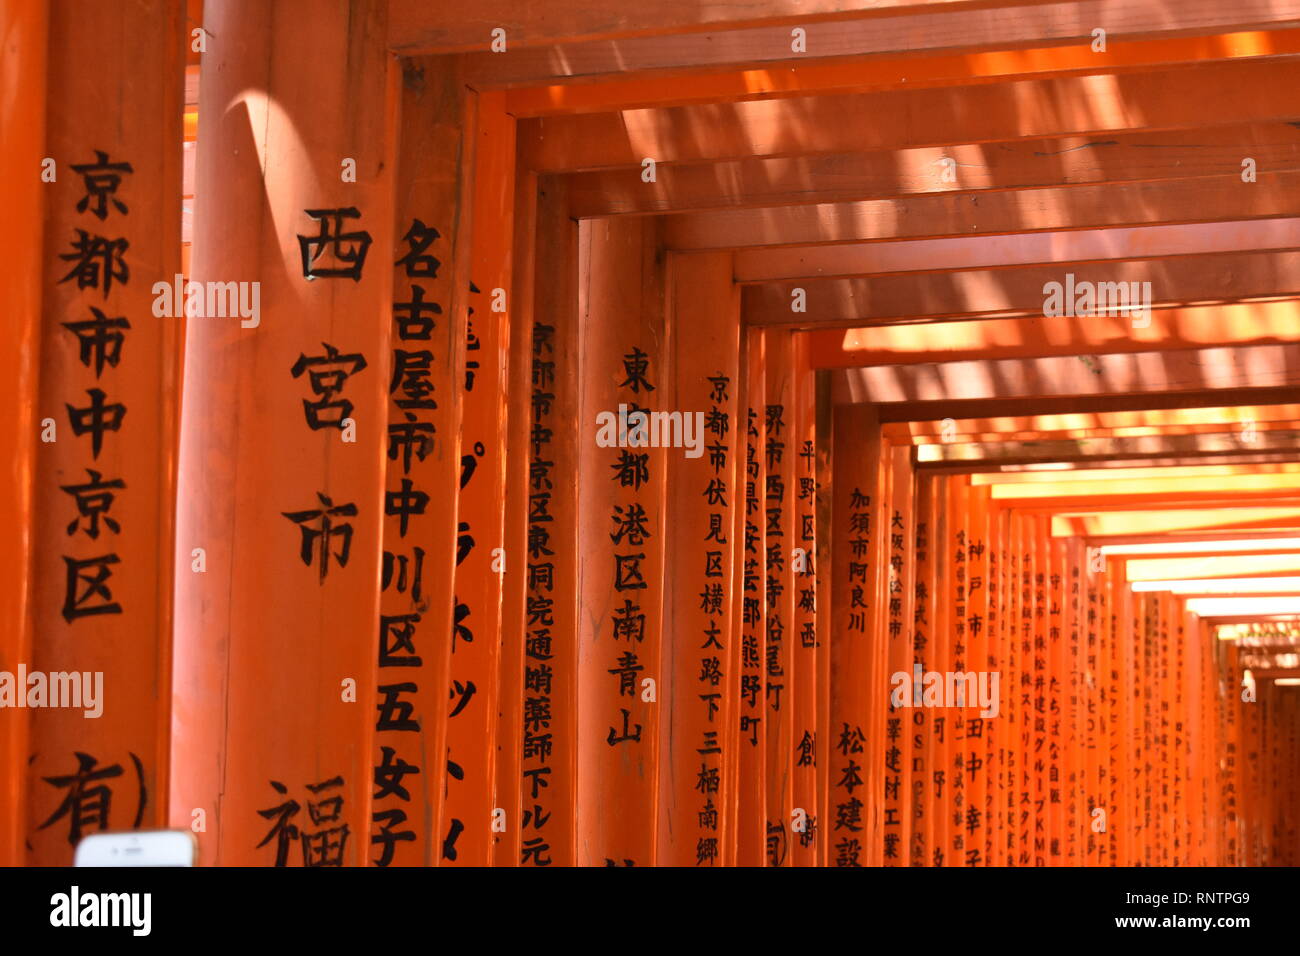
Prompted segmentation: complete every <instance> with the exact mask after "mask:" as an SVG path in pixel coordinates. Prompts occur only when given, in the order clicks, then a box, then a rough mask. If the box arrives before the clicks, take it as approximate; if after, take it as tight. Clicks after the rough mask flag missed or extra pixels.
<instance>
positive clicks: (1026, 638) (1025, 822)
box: [1016, 516, 1037, 866]
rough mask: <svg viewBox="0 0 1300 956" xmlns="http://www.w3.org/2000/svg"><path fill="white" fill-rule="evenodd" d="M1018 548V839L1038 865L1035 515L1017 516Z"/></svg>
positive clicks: (1023, 858)
mask: <svg viewBox="0 0 1300 956" xmlns="http://www.w3.org/2000/svg"><path fill="white" fill-rule="evenodd" d="M1016 541H1017V551H1018V552H1019V554H1020V573H1019V580H1018V582H1017V586H1016V593H1017V595H1018V603H1019V608H1018V609H1019V623H1018V632H1019V633H1018V638H1019V643H1020V658H1019V680H1018V684H1019V701H1020V801H1019V808H1018V810H1019V812H1018V818H1017V821H1016V824H1017V826H1018V828H1019V834H1018V841H1019V846H1020V853H1019V856H1018V858H1017V859H1018V861H1019V863H1020V865H1021V866H1034V865H1037V864H1036V863H1035V860H1034V852H1035V851H1034V841H1035V821H1036V814H1037V807H1036V806H1035V802H1036V800H1037V793H1036V790H1035V781H1036V776H1035V772H1034V761H1035V759H1036V751H1035V747H1034V741H1035V738H1036V734H1035V722H1034V721H1035V717H1036V710H1035V696H1036V689H1035V687H1034V678H1035V667H1034V659H1035V651H1034V609H1035V607H1036V604H1035V600H1034V570H1035V566H1036V561H1035V557H1034V524H1033V518H1031V517H1024V516H1018V517H1017V534H1016Z"/></svg>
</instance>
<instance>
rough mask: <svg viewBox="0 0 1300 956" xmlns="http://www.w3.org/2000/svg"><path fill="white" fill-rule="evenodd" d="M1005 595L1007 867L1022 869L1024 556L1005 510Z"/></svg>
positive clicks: (1012, 517)
mask: <svg viewBox="0 0 1300 956" xmlns="http://www.w3.org/2000/svg"><path fill="white" fill-rule="evenodd" d="M1005 513H1006V536H1007V537H1006V558H1005V559H1004V563H1005V564H1006V585H1005V588H1006V595H1007V602H1006V606H1007V613H1006V621H1005V627H1004V632H1005V638H1004V641H1005V645H1004V646H1005V648H1006V667H1005V671H1004V673H1003V676H1002V686H1003V699H1004V700H1005V702H1006V714H1005V717H1004V720H1003V728H1002V740H1003V742H1004V747H1005V753H1004V756H1003V760H1004V762H1005V768H1004V777H1005V780H1006V788H1007V795H1006V831H1007V833H1006V844H1007V854H1006V860H1007V865H1008V866H1020V865H1022V863H1023V861H1022V860H1021V852H1022V851H1023V849H1024V844H1023V842H1022V839H1021V835H1022V830H1023V827H1022V823H1021V818H1022V816H1023V814H1024V805H1023V802H1022V800H1023V790H1024V779H1023V775H1024V742H1023V740H1024V735H1023V731H1022V722H1023V719H1024V710H1025V708H1024V707H1023V706H1022V695H1023V693H1024V691H1023V689H1022V688H1021V686H1020V680H1021V671H1022V662H1023V660H1024V655H1023V653H1022V651H1021V637H1020V627H1021V624H1020V611H1021V584H1020V565H1021V560H1022V555H1021V551H1020V524H1021V519H1020V518H1019V517H1018V516H1017V515H1016V513H1015V512H1014V511H1013V510H1012V509H1010V508H1008V509H1006V512H1005Z"/></svg>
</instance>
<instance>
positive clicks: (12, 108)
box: [0, 0, 1300, 867]
mask: <svg viewBox="0 0 1300 956" xmlns="http://www.w3.org/2000/svg"><path fill="white" fill-rule="evenodd" d="M471 7H472V9H471ZM0 41H2V42H3V53H2V54H0V56H2V57H3V59H2V60H0V93H2V94H3V95H0V138H2V140H3V143H4V148H3V151H2V154H0V164H2V168H0V190H2V191H3V197H2V198H0V208H3V209H5V210H6V215H5V228H4V229H2V230H0V244H3V250H4V256H3V258H4V262H5V269H4V270H3V272H4V276H3V282H4V285H3V286H2V287H0V294H2V298H0V303H2V305H3V314H4V316H5V318H4V320H3V321H4V328H5V330H6V331H7V333H8V336H9V342H8V343H7V346H8V347H6V348H4V349H0V364H3V366H4V367H3V370H2V371H0V390H2V391H3V407H4V409H5V414H4V415H2V416H0V429H2V430H3V435H2V439H3V441H2V446H0V447H3V449H4V452H5V454H4V456H3V478H2V479H0V480H2V481H3V487H0V525H2V526H3V527H4V529H5V546H4V548H3V549H0V562H3V566H2V567H0V863H3V864H5V865H11V866H13V865H67V864H68V863H70V862H71V860H72V858H73V853H74V848H75V846H76V845H77V844H78V842H79V841H80V840H81V839H83V838H84V837H86V836H87V835H89V834H92V833H97V832H101V831H111V830H124V829H132V828H135V829H156V828H165V827H172V828H183V829H187V830H190V831H191V832H193V833H194V834H195V835H196V837H197V840H198V846H199V861H200V863H202V864H205V865H239V866H268V867H269V866H338V865H346V866H371V865H374V866H500V867H511V866H523V867H546V866H571V865H580V866H606V865H612V866H630V865H635V866H656V865H658V866H665V865H673V866H687V867H721V866H785V867H789V866H798V867H806V866H835V867H848V866H958V867H984V866H1006V865H1011V866H1075V867H1082V866H1089V867H1099V866H1116V865H1120V866H1125V865H1167V866H1184V865H1294V864H1295V863H1297V862H1298V860H1297V856H1298V854H1300V834H1298V833H1297V828H1296V809H1297V803H1298V801H1300V739H1298V732H1300V691H1297V689H1296V686H1295V685H1297V684H1300V444H1298V443H1297V439H1298V438H1300V351H1298V350H1297V344H1298V343H1300V303H1298V302H1297V292H1296V290H1297V287H1298V284H1297V282H1296V278H1297V275H1300V272H1298V269H1300V253H1298V252H1297V251H1296V250H1297V248H1300V123H1297V122H1296V121H1297V119H1298V118H1300V83H1297V82H1296V80H1297V77H1300V72H1298V71H1297V62H1296V57H1297V56H1298V55H1300V3H1296V2H1292V0H1234V2H1233V3H1231V4H1220V3H1200V2H1190V0H1189V2H1187V3H1184V4H1180V5H1177V6H1176V7H1174V8H1170V7H1169V5H1168V4H1166V3H1163V2H1159V0H1082V2H1079V3H1059V2H1013V0H979V2H966V0H955V2H945V0H873V2H851V0H800V2H796V0H746V2H741V3H735V2H726V3H723V2H715V0H663V2H659V3H644V4H643V3H631V2H617V0H586V2H584V0H552V2H548V3H546V4H531V3H511V2H509V0H478V2H477V3H475V4H472V5H464V4H459V5H458V4H437V3H434V4H429V3H423V2H417V0H328V2H326V0H276V2H274V3H266V2H262V0H207V2H206V3H199V2H195V0H191V2H189V3H181V2H179V0H135V2H131V3H93V4H92V3H83V2H78V0H18V2H10V3H5V4H4V5H3V6H0Z"/></svg>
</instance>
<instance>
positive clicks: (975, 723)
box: [962, 479, 1001, 866]
mask: <svg viewBox="0 0 1300 956" xmlns="http://www.w3.org/2000/svg"><path fill="white" fill-rule="evenodd" d="M968 480H969V479H968ZM966 501H967V508H968V509H969V511H970V524H969V526H968V527H967V531H966V660H965V664H966V666H965V667H964V668H962V670H964V671H966V672H967V673H969V674H974V675H976V676H975V686H974V688H972V689H973V690H974V692H975V693H974V695H972V694H971V693H970V689H968V691H967V697H966V707H965V710H964V711H963V712H962V713H963V724H964V733H963V735H964V736H965V738H966V747H965V754H964V756H963V761H962V763H963V766H964V769H965V772H966V808H965V817H966V821H965V830H966V861H965V862H966V865H967V866H985V865H987V864H988V857H989V853H990V852H991V846H990V841H989V818H988V791H989V787H988V784H989V775H990V772H991V768H990V767H989V764H988V739H987V737H986V735H987V734H989V733H991V732H992V724H990V723H989V719H988V718H985V717H984V716H983V714H982V711H983V707H982V705H981V703H980V698H979V687H980V686H981V684H980V681H981V679H983V681H984V684H983V686H984V688H985V689H986V690H988V691H991V690H992V685H991V684H989V683H988V676H987V671H988V645H989V633H988V632H989V623H988V618H989V584H988V579H989V554H988V550H989V549H988V544H989V534H988V526H989V506H988V502H989V490H988V487H987V486H979V487H975V486H972V487H970V488H969V490H968V491H967V494H966ZM969 684H970V682H969V681H967V686H968V688H969ZM998 689H999V691H1000V690H1001V687H999V688H998Z"/></svg>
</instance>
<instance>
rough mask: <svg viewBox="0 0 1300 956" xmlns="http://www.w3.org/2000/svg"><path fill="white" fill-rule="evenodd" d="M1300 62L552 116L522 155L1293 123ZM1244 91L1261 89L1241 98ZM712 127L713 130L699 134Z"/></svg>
mask: <svg viewBox="0 0 1300 956" xmlns="http://www.w3.org/2000/svg"><path fill="white" fill-rule="evenodd" d="M1089 29H1091V27H1090V28H1089ZM1294 69H1295V68H1294V67H1293V66H1292V65H1291V64H1289V63H1285V62H1272V61H1258V62H1255V61H1249V62H1246V61H1243V62H1240V63H1233V62H1228V63H1211V64H1206V65H1201V66H1196V67H1192V68H1188V69H1185V70H1173V71H1170V70H1163V71H1152V72H1144V73H1132V74H1124V75H1119V76H1082V77H1065V78H1058V79H1046V80H1020V81H1017V82H1014V83H1002V84H996V85H984V86H972V87H963V88H960V89H939V90H898V91H886V92H880V93H864V94H860V95H852V96H821V97H809V98H800V99H769V100H752V101H746V102H741V103H727V104H714V105H708V106H680V107H667V108H664V109H639V110H618V111H614V112H608V113H594V114H590V115H577V116H557V117H545V118H540V119H533V120H523V121H521V122H520V124H519V128H518V136H519V149H520V153H519V155H520V161H521V162H523V163H524V164H525V166H527V167H528V168H529V169H535V170H538V171H541V172H576V171H579V170H595V169H608V168H616V167H619V166H625V167H638V168H639V167H640V166H641V163H642V160H643V159H645V158H647V157H650V158H652V159H654V160H655V162H656V163H657V164H668V163H697V162H719V161H724V160H734V159H746V158H753V157H760V156H799V155H803V156H815V155H834V154H843V153H856V152H872V151H879V150H893V149H910V148H916V147H926V146H930V147H941V146H951V145H960V144H969V143H991V142H1010V141H1014V140H1022V139H1041V138H1043V137H1053V136H1087V135H1097V134H1110V135H1114V134H1120V133H1124V132H1133V131H1138V130H1148V131H1150V132H1159V131H1162V130H1176V129H1190V128H1197V127H1203V126H1210V125H1239V124H1242V123H1271V122H1286V121H1288V120H1290V119H1293V118H1294V117H1295V116H1296V115H1297V113H1298V112H1300V90H1296V89H1295V88H1294V85H1293V84H1292V82H1291V80H1292V78H1293V74H1294ZM1241 89H1250V90H1252V91H1253V93H1252V95H1251V96H1249V97H1242V96H1240V95H1239V93H1238V92H1237V91H1239V90H1241ZM704 130H708V135H707V136H703V135H700V133H701V132H702V131H704ZM936 158H937V157H936ZM665 174H666V173H665Z"/></svg>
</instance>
